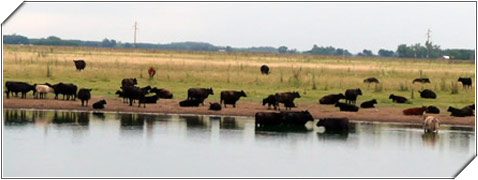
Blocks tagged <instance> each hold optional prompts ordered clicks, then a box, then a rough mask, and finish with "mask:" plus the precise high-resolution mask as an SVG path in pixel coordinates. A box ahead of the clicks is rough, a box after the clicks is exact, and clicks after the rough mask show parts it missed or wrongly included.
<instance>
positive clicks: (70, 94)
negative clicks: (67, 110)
mask: <svg viewBox="0 0 478 180" xmlns="http://www.w3.org/2000/svg"><path fill="white" fill-rule="evenodd" d="M52 87H53V89H54V90H55V99H58V95H59V94H62V95H63V100H65V96H66V100H70V98H71V100H73V101H75V100H76V91H77V89H78V87H77V86H76V85H74V84H71V83H70V84H66V83H61V82H60V83H58V84H54V85H52Z"/></svg>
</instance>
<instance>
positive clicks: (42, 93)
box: [35, 84, 55, 99]
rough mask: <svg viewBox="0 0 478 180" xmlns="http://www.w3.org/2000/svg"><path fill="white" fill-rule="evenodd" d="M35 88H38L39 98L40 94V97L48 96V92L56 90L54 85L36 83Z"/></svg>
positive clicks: (36, 96)
mask: <svg viewBox="0 0 478 180" xmlns="http://www.w3.org/2000/svg"><path fill="white" fill-rule="evenodd" d="M35 90H36V94H35V98H38V94H40V99H44V98H46V95H47V93H54V92H55V90H54V89H53V88H52V87H50V86H48V85H45V84H36V85H35Z"/></svg>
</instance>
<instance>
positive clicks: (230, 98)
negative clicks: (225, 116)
mask: <svg viewBox="0 0 478 180" xmlns="http://www.w3.org/2000/svg"><path fill="white" fill-rule="evenodd" d="M241 97H247V95H246V93H245V92H244V91H243V90H241V91H222V92H221V101H220V102H221V104H222V103H224V108H226V104H232V107H233V108H236V102H237V101H238V100H239V98H241Z"/></svg>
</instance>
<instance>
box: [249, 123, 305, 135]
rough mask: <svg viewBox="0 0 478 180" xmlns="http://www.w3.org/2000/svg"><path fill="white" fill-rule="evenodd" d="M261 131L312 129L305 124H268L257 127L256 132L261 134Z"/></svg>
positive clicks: (302, 130)
mask: <svg viewBox="0 0 478 180" xmlns="http://www.w3.org/2000/svg"><path fill="white" fill-rule="evenodd" d="M260 131H270V132H309V131H312V129H309V128H307V127H305V126H283V125H268V126H260V127H256V134H261V133H260Z"/></svg>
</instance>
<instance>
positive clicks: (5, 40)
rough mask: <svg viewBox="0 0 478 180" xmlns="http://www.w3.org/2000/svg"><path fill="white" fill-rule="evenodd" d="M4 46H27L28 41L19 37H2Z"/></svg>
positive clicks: (23, 37)
mask: <svg viewBox="0 0 478 180" xmlns="http://www.w3.org/2000/svg"><path fill="white" fill-rule="evenodd" d="M3 43H4V44H28V43H29V40H28V38H27V37H25V36H20V35H16V34H13V35H3Z"/></svg>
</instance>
